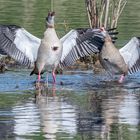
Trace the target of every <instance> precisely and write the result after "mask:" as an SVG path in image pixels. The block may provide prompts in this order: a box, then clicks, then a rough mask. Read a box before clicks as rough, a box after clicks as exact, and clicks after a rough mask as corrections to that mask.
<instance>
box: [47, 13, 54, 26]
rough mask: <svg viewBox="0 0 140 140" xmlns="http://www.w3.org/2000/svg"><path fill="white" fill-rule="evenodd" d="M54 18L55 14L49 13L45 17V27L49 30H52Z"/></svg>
mask: <svg viewBox="0 0 140 140" xmlns="http://www.w3.org/2000/svg"><path fill="white" fill-rule="evenodd" d="M54 16H55V12H49V13H48V16H47V17H46V26H47V27H50V28H54Z"/></svg>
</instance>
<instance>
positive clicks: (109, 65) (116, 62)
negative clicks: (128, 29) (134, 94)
mask: <svg viewBox="0 0 140 140" xmlns="http://www.w3.org/2000/svg"><path fill="white" fill-rule="evenodd" d="M101 30H102V34H103V35H104V37H105V42H104V45H103V48H102V50H101V52H100V55H99V58H100V59H99V60H100V62H101V64H102V66H103V68H104V69H105V70H107V71H108V72H109V73H111V74H115V73H119V74H121V77H120V79H119V81H118V82H119V83H122V82H123V80H124V77H125V75H127V74H129V73H130V74H132V73H134V72H137V71H139V70H140V38H139V37H133V38H132V39H131V40H130V41H129V42H128V43H127V44H126V45H125V46H124V47H122V48H121V49H117V48H116V47H115V46H114V44H113V43H112V39H111V37H110V35H109V34H108V32H107V31H105V29H104V28H102V29H101Z"/></svg>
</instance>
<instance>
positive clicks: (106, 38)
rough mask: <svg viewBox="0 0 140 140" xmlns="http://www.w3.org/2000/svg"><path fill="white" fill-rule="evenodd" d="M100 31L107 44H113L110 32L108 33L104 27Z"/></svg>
mask: <svg viewBox="0 0 140 140" xmlns="http://www.w3.org/2000/svg"><path fill="white" fill-rule="evenodd" d="M100 31H101V33H102V35H103V36H104V38H105V41H106V42H112V39H111V37H110V35H109V33H108V31H106V30H105V28H104V27H101V28H100Z"/></svg>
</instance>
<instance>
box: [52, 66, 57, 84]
mask: <svg viewBox="0 0 140 140" xmlns="http://www.w3.org/2000/svg"><path fill="white" fill-rule="evenodd" d="M52 77H53V84H56V74H55V68H54V69H53V71H52Z"/></svg>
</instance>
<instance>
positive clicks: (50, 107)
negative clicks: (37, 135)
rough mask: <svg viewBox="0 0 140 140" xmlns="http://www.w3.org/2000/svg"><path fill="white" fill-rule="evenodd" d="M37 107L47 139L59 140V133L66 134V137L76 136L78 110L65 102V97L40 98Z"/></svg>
mask: <svg viewBox="0 0 140 140" xmlns="http://www.w3.org/2000/svg"><path fill="white" fill-rule="evenodd" d="M37 105H38V108H39V111H40V118H41V124H42V125H43V129H42V130H43V133H44V137H45V138H46V139H51V140H55V139H57V133H59V132H60V133H65V136H67V135H68V136H73V135H75V134H76V130H77V126H76V124H77V123H76V118H77V116H76V108H75V107H74V106H72V105H70V104H69V103H67V102H66V101H64V98H63V97H58V96H53V97H44V96H40V97H39V98H38V100H37Z"/></svg>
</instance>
